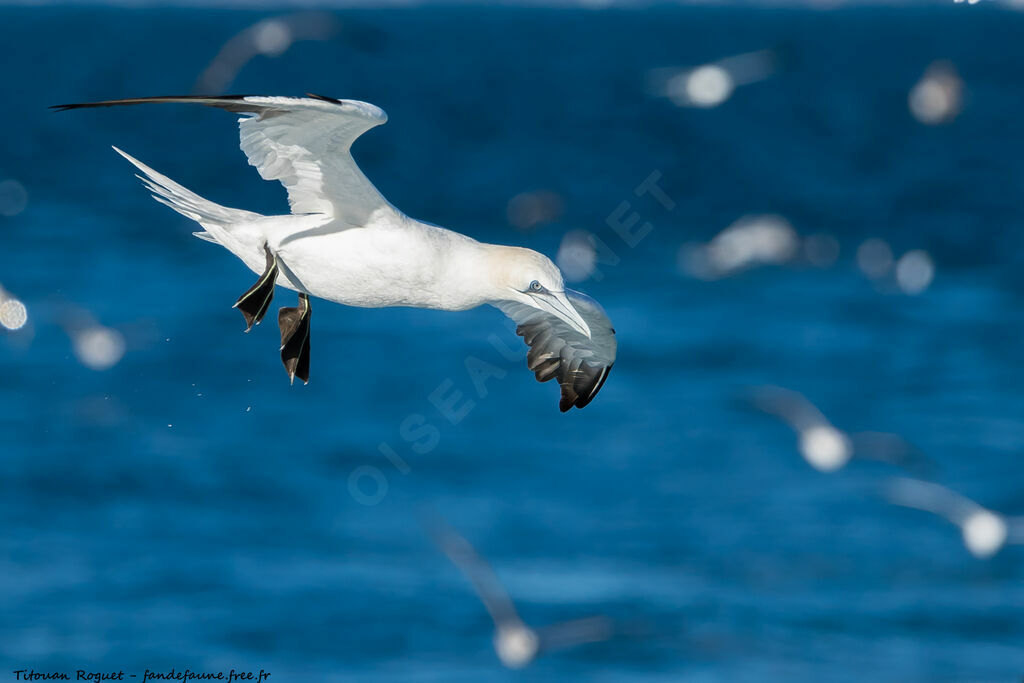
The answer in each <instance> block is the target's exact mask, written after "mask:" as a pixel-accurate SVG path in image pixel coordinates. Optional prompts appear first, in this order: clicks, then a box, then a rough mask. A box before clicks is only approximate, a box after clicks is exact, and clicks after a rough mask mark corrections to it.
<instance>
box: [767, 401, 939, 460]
mask: <svg viewBox="0 0 1024 683" xmlns="http://www.w3.org/2000/svg"><path fill="white" fill-rule="evenodd" d="M747 399H748V400H749V402H750V404H751V405H752V406H753V407H754V408H756V409H758V410H760V411H761V412H764V413H767V414H768V415H773V416H775V417H777V418H779V419H781V420H782V421H783V422H785V423H786V424H787V425H789V427H790V429H792V430H793V431H794V432H796V435H797V439H798V447H799V450H800V455H801V456H803V458H804V460H806V461H807V463H808V464H810V465H811V467H813V468H815V469H816V470H819V471H821V472H834V471H836V470H839V469H841V468H842V467H843V466H845V465H846V464H847V463H848V462H849V461H850V459H851V458H854V457H856V458H860V459H862V460H876V461H881V462H884V463H887V464H890V465H895V466H897V467H902V468H904V469H906V470H908V471H916V472H918V473H922V474H924V473H928V472H930V471H931V469H932V465H931V463H930V462H929V461H928V460H927V458H926V457H925V456H924V454H923V453H921V452H920V451H919V450H918V449H917V448H915V447H914V446H913V445H912V444H910V443H909V442H907V441H906V440H905V439H904V438H903V437H901V436H899V435H897V434H890V433H887V432H858V433H856V434H848V433H846V432H844V431H842V430H841V429H839V428H838V427H836V426H834V425H833V424H832V423H831V422H829V420H828V418H827V417H825V415H824V414H823V413H822V412H821V410H819V409H818V407H817V406H816V405H814V404H813V403H811V402H810V401H809V400H807V398H806V397H805V396H804V395H803V394H800V393H798V392H796V391H793V390H791V389H783V388H782V387H773V386H765V387H756V388H754V389H753V390H752V391H751V392H750V393H749V394H748V396H747Z"/></svg>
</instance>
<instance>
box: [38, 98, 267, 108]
mask: <svg viewBox="0 0 1024 683" xmlns="http://www.w3.org/2000/svg"><path fill="white" fill-rule="evenodd" d="M246 97H252V95H159V96H157V97H131V98H127V99H120V100H100V101H98V102H76V103H74V104H51V105H50V109H53V110H54V111H68V110H69V109H95V108H97V107H121V106H131V105H135V104H146V103H149V102H189V101H192V100H200V101H202V100H205V101H208V102H209V103H210V105H209V106H217V104H216V103H217V102H220V101H232V102H234V101H237V100H244V99H245V98H246Z"/></svg>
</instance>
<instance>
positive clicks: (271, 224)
mask: <svg viewBox="0 0 1024 683" xmlns="http://www.w3.org/2000/svg"><path fill="white" fill-rule="evenodd" d="M150 102H176V103H191V104H202V105H206V106H209V107H216V108H219V109H225V110H227V111H229V112H234V113H239V114H243V116H242V118H241V119H240V120H239V129H240V133H241V147H242V151H243V152H245V154H246V156H247V157H248V159H249V163H250V164H251V165H252V166H255V167H256V169H257V171H259V174H260V176H261V177H262V178H263V179H264V180H279V181H280V182H281V183H282V184H283V185H284V186H285V189H286V190H287V191H288V202H289V204H290V205H291V214H288V215H281V216H264V215H261V214H258V213H253V212H252V211H244V210H241V209H231V208H228V207H225V206H220V205H219V204H215V203H214V202H211V201H209V200H208V199H204V198H202V197H200V196H199V195H197V194H195V193H194V192H191V191H189V190H187V189H185V188H184V187H182V186H181V185H179V184H178V183H175V182H174V181H173V180H171V179H169V178H167V177H166V176H164V175H162V174H160V173H158V172H157V171H154V170H153V169H151V168H150V167H149V166H146V165H145V164H144V163H142V162H141V161H139V160H138V159H135V158H133V157H132V156H130V155H128V154H126V153H125V152H122V151H121V150H119V149H117V148H116V147H115V148H114V149H115V151H117V152H118V153H119V154H121V156H123V157H124V158H125V159H127V160H128V161H130V162H131V163H132V164H134V165H135V167H136V168H138V169H139V170H140V171H142V173H143V175H141V176H138V177H139V179H140V180H142V182H143V183H144V184H145V186H146V187H147V188H148V189H149V190H150V191H151V192H152V193H153V197H154V199H156V200H157V201H158V202H161V203H162V204H166V205H167V206H169V207H171V208H172V209H174V210H175V211H177V212H178V213H181V214H183V215H184V216H187V217H188V218H191V219H192V220H194V221H196V222H197V223H199V224H200V225H201V226H202V227H203V228H204V231H203V232H197V233H194V234H195V235H196V236H197V237H200V238H202V239H204V240H207V241H209V242H215V243H217V244H220V245H221V246H223V247H224V248H226V249H227V250H228V251H230V252H231V253H233V254H234V255H235V256H237V257H238V258H239V259H241V260H242V262H243V263H245V265H246V266H248V267H249V268H250V269H252V270H253V272H255V273H258V274H259V275H260V277H259V279H258V280H257V281H256V283H255V284H254V285H253V286H252V287H251V288H249V290H248V291H246V292H245V293H244V294H242V296H241V297H239V299H238V301H237V302H236V303H235V306H236V307H237V308H238V309H239V310H240V311H241V312H242V314H243V315H244V316H245V321H246V324H247V329H246V331H247V332H248V331H249V330H250V329H252V326H253V325H254V324H259V322H260V321H261V320H262V319H263V317H264V315H266V313H267V311H268V310H269V308H270V302H271V299H272V297H273V293H274V286H275V284H277V285H281V286H282V287H285V288H287V289H291V290H294V291H296V292H298V294H299V302H298V305H297V306H295V307H290V308H282V309H281V310H280V313H279V315H278V324H279V326H280V328H281V360H282V361H283V362H284V365H285V369H286V370H287V372H288V374H289V376H290V378H291V380H292V381H293V382H294V379H295V377H299V378H300V379H302V380H303V381H306V382H308V381H309V349H310V340H309V337H310V332H309V324H310V317H311V305H310V299H309V298H310V296H315V297H319V298H321V299H327V300H328V301H334V302H336V303H340V304H345V305H347V306H360V307H368V308H379V307H384V306H413V307H417V308H432V309H439V310H446V311H462V310H466V309H469V308H474V307H476V306H480V305H482V304H490V305H493V306H496V307H497V308H499V309H501V310H502V311H503V312H504V313H505V314H506V315H508V316H509V317H510V318H512V319H513V320H514V321H515V322H516V323H517V324H518V325H517V329H516V331H517V334H519V335H520V336H522V337H523V339H524V341H525V342H526V344H527V345H528V346H529V347H530V350H529V353H528V355H527V363H528V365H529V368H530V370H532V371H533V372H534V373H535V374H536V377H537V379H538V380H539V381H541V382H546V381H548V380H550V379H552V378H556V379H557V380H558V382H559V384H560V385H561V402H560V404H559V407H560V409H561V410H562V412H565V411H567V410H569V409H570V408H572V407H573V406H576V407H577V408H583V407H584V406H586V405H587V404H588V403H590V401H591V400H592V399H593V398H594V396H596V395H597V392H598V391H600V389H601V386H602V385H603V384H604V381H605V379H607V377H608V372H609V371H610V370H611V368H612V365H613V363H614V362H615V351H616V341H615V330H614V329H613V328H612V326H611V322H610V321H609V320H608V317H607V315H605V313H604V310H603V309H602V308H601V306H600V305H599V304H598V303H597V302H596V301H594V300H593V299H591V298H589V297H587V296H586V295H584V294H581V293H579V292H574V291H572V290H569V289H566V287H565V284H564V281H563V279H562V274H561V272H560V271H559V270H558V268H557V267H556V266H555V265H554V264H553V263H552V262H551V261H550V259H548V258H547V257H545V256H543V255H542V254H539V253H537V252H535V251H532V250H530V249H523V248H520V247H508V246H501V245H495V244H486V243H483V242H478V241H476V240H474V239H472V238H470V237H467V236H466V235H462V234H460V233H457V232H453V231H451V230H446V229H445V228H441V227H438V226H435V225H430V224H428V223H423V222H421V221H417V220H414V219H412V218H409V217H408V216H406V215H405V214H403V213H402V212H401V211H399V210H398V209H396V208H395V207H394V206H392V205H391V204H390V203H389V202H388V201H387V200H386V199H385V198H384V197H383V196H381V194H380V192H378V191H377V188H375V187H374V186H373V184H372V183H370V181H369V180H368V179H367V178H366V176H364V175H363V173H362V172H361V171H360V170H359V167H358V166H357V165H356V163H355V161H354V160H353V159H352V156H351V154H350V152H349V149H350V147H351V145H352V142H353V141H354V140H355V139H356V138H357V137H359V136H360V135H361V134H362V133H364V132H366V131H367V130H369V129H370V128H373V127H374V126H378V125H380V124H382V123H384V122H385V121H387V115H386V114H385V113H384V111H383V110H381V109H380V108H379V107H376V106H374V105H372V104H369V103H367V102H359V101H356V100H336V99H333V98H330V97H324V96H321V95H312V94H310V95H308V96H307V97H264V96H252V95H228V96H218V97H204V96H191V95H185V96H173V97H143V98H136V99H123V100H108V101H104V102H89V103H83V104H62V105H56V106H54V107H53V108H54V109H58V110H67V109H79V108H86V107H109V106H114V105H134V104H143V103H150ZM143 176H144V177H143Z"/></svg>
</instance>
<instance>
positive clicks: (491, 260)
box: [435, 239, 530, 310]
mask: <svg viewBox="0 0 1024 683" xmlns="http://www.w3.org/2000/svg"><path fill="white" fill-rule="evenodd" d="M449 246H450V248H449V249H448V250H447V253H446V254H445V255H444V268H443V269H442V272H441V273H440V276H439V277H438V279H437V289H436V290H435V293H436V294H437V295H438V298H439V300H440V301H442V302H443V304H444V305H443V306H442V307H443V308H445V309H446V310H464V309H467V308H474V307H476V306H481V305H483V304H491V303H496V302H499V301H508V300H510V299H513V298H515V294H516V293H515V291H514V290H513V289H512V288H511V287H510V286H509V283H510V282H511V281H512V278H511V270H512V268H513V267H514V264H515V262H516V258H517V257H518V256H520V255H521V254H522V253H525V252H529V251H530V250H529V249H523V248H521V247H508V246H504V245H501V244H488V243H486V242H477V241H475V240H471V239H466V240H457V241H454V242H453V243H452V244H451V245H449Z"/></svg>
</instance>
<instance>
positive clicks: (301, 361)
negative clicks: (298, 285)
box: [277, 294, 313, 384]
mask: <svg viewBox="0 0 1024 683" xmlns="http://www.w3.org/2000/svg"><path fill="white" fill-rule="evenodd" d="M311 317H313V307H312V306H311V305H310V303H309V295H308V294H299V305H298V307H297V308H282V309H281V311H280V312H279V313H278V314H277V324H278V325H280V326H281V362H282V363H284V369H285V370H286V371H287V372H288V377H289V378H291V381H292V383H293V384H294V383H295V378H296V377H298V378H299V379H301V380H302V381H303V382H305V383H306V384H309V319H310V318H311Z"/></svg>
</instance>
